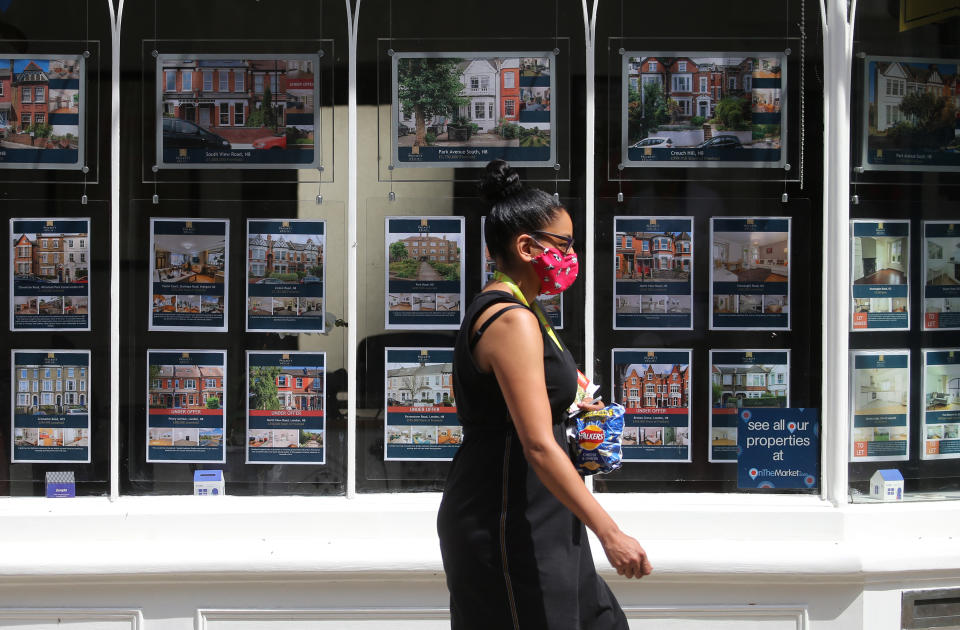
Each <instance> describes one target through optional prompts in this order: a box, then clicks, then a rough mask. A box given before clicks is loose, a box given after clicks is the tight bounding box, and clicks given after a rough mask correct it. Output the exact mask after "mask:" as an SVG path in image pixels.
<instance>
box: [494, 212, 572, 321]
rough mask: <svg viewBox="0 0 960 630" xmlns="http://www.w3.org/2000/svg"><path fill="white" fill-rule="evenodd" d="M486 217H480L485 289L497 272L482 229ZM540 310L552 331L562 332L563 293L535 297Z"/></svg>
mask: <svg viewBox="0 0 960 630" xmlns="http://www.w3.org/2000/svg"><path fill="white" fill-rule="evenodd" d="M486 220H487V218H486V217H480V249H481V250H482V252H483V265H482V267H481V272H480V273H481V277H480V286H481V287H485V286H487V283H489V282H490V281H491V280H492V279H493V272H494V271H496V270H497V265H496V262H495V261H494V260H493V259H492V258H491V257H490V252H488V251H487V239H486V236H485V232H484V228H485V227H486ZM537 302H538V303H539V304H540V309H541V310H542V311H543V314H544V315H546V317H547V322H548V323H549V324H550V326H551V328H553V329H554V330H563V293H558V294H557V295H541V296H539V297H537Z"/></svg>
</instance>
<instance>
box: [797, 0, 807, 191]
mask: <svg viewBox="0 0 960 630" xmlns="http://www.w3.org/2000/svg"><path fill="white" fill-rule="evenodd" d="M806 77H807V0H800V159H799V162H800V163H799V164H798V166H799V171H800V172H799V173H797V176H798V178H799V179H800V190H803V178H804V173H805V169H804V167H805V166H806V146H807V93H806Z"/></svg>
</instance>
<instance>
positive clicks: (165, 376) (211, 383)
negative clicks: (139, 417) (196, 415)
mask: <svg viewBox="0 0 960 630" xmlns="http://www.w3.org/2000/svg"><path fill="white" fill-rule="evenodd" d="M149 404H150V408H151V409H222V408H223V368H222V367H220V366H216V365H153V364H151V365H150V386H149Z"/></svg>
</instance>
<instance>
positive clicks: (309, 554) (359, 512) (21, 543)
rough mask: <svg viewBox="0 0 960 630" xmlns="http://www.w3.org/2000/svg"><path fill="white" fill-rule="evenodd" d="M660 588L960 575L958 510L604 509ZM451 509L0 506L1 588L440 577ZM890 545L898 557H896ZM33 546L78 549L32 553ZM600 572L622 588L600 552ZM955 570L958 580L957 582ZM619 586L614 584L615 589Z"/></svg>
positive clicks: (745, 500)
mask: <svg viewBox="0 0 960 630" xmlns="http://www.w3.org/2000/svg"><path fill="white" fill-rule="evenodd" d="M597 496H598V498H599V499H600V501H601V503H603V504H604V505H605V507H606V508H607V509H608V510H609V511H610V512H611V513H612V514H613V516H614V518H616V520H617V522H618V523H619V524H620V526H621V527H622V529H624V531H626V532H627V533H629V534H631V535H633V536H635V537H636V538H638V539H639V540H640V541H641V543H642V544H643V545H644V547H645V548H646V550H647V552H648V553H649V554H650V557H651V559H652V562H653V563H654V566H655V568H656V578H655V579H656V580H665V581H683V582H689V581H696V580H699V579H719V578H722V579H725V580H746V581H757V580H760V581H764V582H766V581H777V580H781V579H782V580H785V581H788V580H795V579H796V576H797V575H815V576H817V580H818V581H838V582H863V581H869V580H872V579H878V580H879V579H883V578H884V576H889V575H893V574H897V575H899V574H903V573H909V572H914V571H916V572H923V573H924V575H927V574H929V573H930V572H937V571H948V572H949V571H953V572H956V569H955V568H956V567H960V537H958V539H955V538H954V532H955V529H956V523H957V522H960V503H942V502H941V503H933V504H916V503H914V504H896V505H850V506H844V507H842V508H835V507H833V506H831V505H830V504H829V503H827V502H824V501H822V500H820V499H819V498H818V497H811V496H778V497H770V496H753V495H638V494H623V495H607V494H600V495H597ZM439 501H440V495H439V494H435V493H430V494H388V495H360V496H358V497H357V498H355V499H350V500H348V499H346V498H343V497H322V498H311V497H230V496H227V497H216V498H214V497H203V498H201V497H193V496H174V497H170V496H167V497H123V498H120V499H118V500H116V501H112V502H111V501H109V500H108V499H106V498H82V499H73V500H71V499H49V500H48V499H42V498H37V499H21V498H16V499H8V500H4V501H0V541H2V542H0V557H2V558H4V562H3V564H2V566H0V580H3V581H8V582H9V581H14V582H16V581H21V580H27V579H31V578H44V579H48V578H49V579H55V578H58V577H66V576H100V577H102V578H105V579H123V580H135V581H136V580H147V581H150V580H155V579H160V578H161V577H162V578H163V579H169V578H171V577H175V576H190V575H200V574H206V575H209V574H227V575H230V576H231V579H234V578H237V579H244V578H245V577H249V578H250V579H264V578H265V577H266V576H274V577H282V576H284V575H286V576H293V575H310V576H313V578H316V579H323V578H324V577H330V576H333V575H343V574H364V575H369V576H373V575H377V574H397V573H402V574H408V575H419V576H421V577H427V576H433V577H435V576H436V575H437V574H439V573H441V572H442V563H441V559H440V551H439V546H438V543H437V538H436V512H437V507H438V505H439ZM891 533H895V534H896V538H897V543H896V545H891V544H890V535H891ZM27 540H47V541H50V540H59V541H62V542H63V544H68V545H69V547H70V553H69V554H64V553H63V549H62V546H61V545H30V544H25V541H27ZM592 546H593V553H594V557H595V559H596V563H597V566H598V568H599V569H600V572H601V573H602V574H604V575H606V576H607V577H613V578H615V575H614V574H613V573H612V571H611V569H610V566H609V564H608V563H607V561H606V558H605V556H604V554H603V550H602V548H601V547H600V545H599V544H598V543H597V541H596V539H595V538H592ZM951 567H953V569H951ZM615 579H616V578H615Z"/></svg>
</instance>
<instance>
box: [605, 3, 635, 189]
mask: <svg viewBox="0 0 960 630" xmlns="http://www.w3.org/2000/svg"><path fill="white" fill-rule="evenodd" d="M619 49H620V51H621V53H620V67H621V68H622V67H623V56H624V55H625V54H626V46H625V42H624V40H623V0H620V46H619ZM628 63H629V60H628ZM622 81H623V79H622V77H621V83H620V89H621V90H622V89H623V82H622ZM629 81H630V79H629V77H628V78H627V85H628V88H629ZM641 89H642V88H641ZM621 98H622V97H621ZM642 98H643V97H642V92H641V99H642ZM608 136H609V132H608ZM622 150H625V148H624V149H621V151H622ZM617 203H623V162H620V163H619V164H617Z"/></svg>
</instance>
